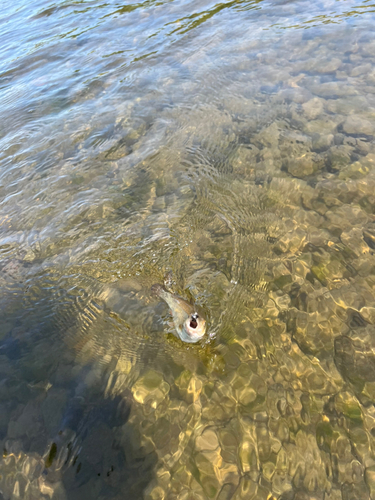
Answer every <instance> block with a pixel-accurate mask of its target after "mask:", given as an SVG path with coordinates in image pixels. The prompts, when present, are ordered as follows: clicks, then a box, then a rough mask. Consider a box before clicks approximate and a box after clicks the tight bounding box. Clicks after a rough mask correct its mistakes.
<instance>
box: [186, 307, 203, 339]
mask: <svg viewBox="0 0 375 500" xmlns="http://www.w3.org/2000/svg"><path fill="white" fill-rule="evenodd" d="M183 329H184V330H185V333H186V337H185V338H186V341H187V342H197V341H198V340H199V339H201V338H202V337H203V335H204V334H205V333H206V320H205V319H204V316H203V314H202V313H199V312H198V311H196V310H194V312H192V313H191V314H189V316H188V317H187V318H186V320H185V322H184V325H183Z"/></svg>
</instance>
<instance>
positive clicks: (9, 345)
mask: <svg viewBox="0 0 375 500" xmlns="http://www.w3.org/2000/svg"><path fill="white" fill-rule="evenodd" d="M37 282H38V280H37V279H36V280H35V282H34V284H35V285H37V284H38V283H37ZM21 288H22V285H21ZM20 291H21V290H20ZM21 295H22V294H21V293H20V297H21ZM47 295H48V292H47ZM57 295H58V294H57ZM43 299H44V300H42V298H41V297H40V298H39V300H38V301H37V303H34V309H33V310H31V309H28V314H27V315H26V316H24V311H25V301H24V300H22V298H20V299H19V301H18V299H17V300H16V302H12V303H10V304H8V305H9V308H8V307H5V308H4V309H3V311H2V312H3V314H2V316H3V319H6V320H7V324H8V325H9V330H8V332H7V333H6V334H5V336H4V337H3V338H2V340H1V342H0V380H1V383H0V445H1V446H2V450H3V460H2V461H0V499H1V498H4V499H9V498H12V495H13V490H14V488H15V487H16V483H17V481H18V486H17V488H19V492H20V498H23V497H24V495H25V494H26V491H28V495H29V496H30V484H33V485H34V486H33V487H34V494H31V496H30V498H40V499H42V498H49V497H51V495H52V497H51V498H60V497H61V498H69V500H75V499H77V500H78V499H79V500H85V499H87V500H92V499H94V498H114V497H116V498H119V497H121V498H132V499H135V500H137V499H142V498H143V492H144V489H145V488H146V487H147V485H148V484H149V483H150V481H151V480H152V478H153V475H154V467H155V465H156V461H157V456H156V454H155V452H154V451H152V450H145V449H144V448H143V447H142V446H141V443H140V439H139V436H140V434H139V431H138V429H137V428H135V426H134V425H133V423H132V422H130V420H129V416H130V414H131V405H132V395H131V392H130V390H128V389H125V390H121V391H117V392H116V394H111V395H107V393H106V388H107V386H108V380H109V379H110V377H111V380H112V379H113V376H114V366H115V364H116V360H115V359H113V362H111V361H108V360H107V362H106V363H105V365H103V364H101V363H100V361H96V362H95V363H91V364H87V365H86V366H83V367H82V366H80V365H79V364H77V362H76V360H75V356H74V354H72V352H70V350H69V349H68V348H67V347H66V345H64V343H63V341H62V340H61V338H62V332H56V318H55V317H54V314H51V315H50V317H49V318H48V315H47V314H46V310H47V309H49V310H53V306H54V302H55V301H56V297H54V298H53V299H51V297H43ZM38 305H39V309H38ZM55 306H56V304H55ZM22 307H23V309H22ZM38 317H39V323H38ZM30 463H32V464H34V465H33V466H32V467H31V468H30ZM27 464H29V465H27ZM35 464H36V465H35ZM21 471H22V472H21ZM25 471H26V472H25ZM19 474H21V476H22V478H23V479H22V480H21V481H19V480H18V475H19ZM28 483H30V484H29V486H27V484H28ZM27 488H28V490H27ZM38 488H39V496H38ZM1 495H3V497H2V496H1ZM35 495H36V496H35ZM29 496H28V498H29Z"/></svg>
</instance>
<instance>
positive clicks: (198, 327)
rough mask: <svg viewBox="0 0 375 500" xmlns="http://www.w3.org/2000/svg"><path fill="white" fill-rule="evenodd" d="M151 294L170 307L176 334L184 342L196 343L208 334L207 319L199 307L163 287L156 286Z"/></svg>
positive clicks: (152, 288)
mask: <svg viewBox="0 0 375 500" xmlns="http://www.w3.org/2000/svg"><path fill="white" fill-rule="evenodd" d="M151 292H152V293H153V294H154V295H157V296H158V297H160V298H161V299H163V300H164V301H165V302H166V303H167V304H168V305H169V307H170V310H171V314H172V317H173V321H174V325H175V328H176V332H177V334H178V336H179V337H180V339H181V340H182V341H183V342H188V343H195V342H198V340H200V339H201V338H202V337H203V336H204V334H205V333H206V319H205V316H204V313H203V311H202V309H201V308H200V307H199V306H196V305H192V304H190V303H189V302H187V301H186V300H184V299H183V298H181V297H179V296H178V295H175V294H174V293H171V292H168V291H167V290H166V289H165V287H164V286H163V285H160V284H155V285H153V286H152V287H151Z"/></svg>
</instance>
